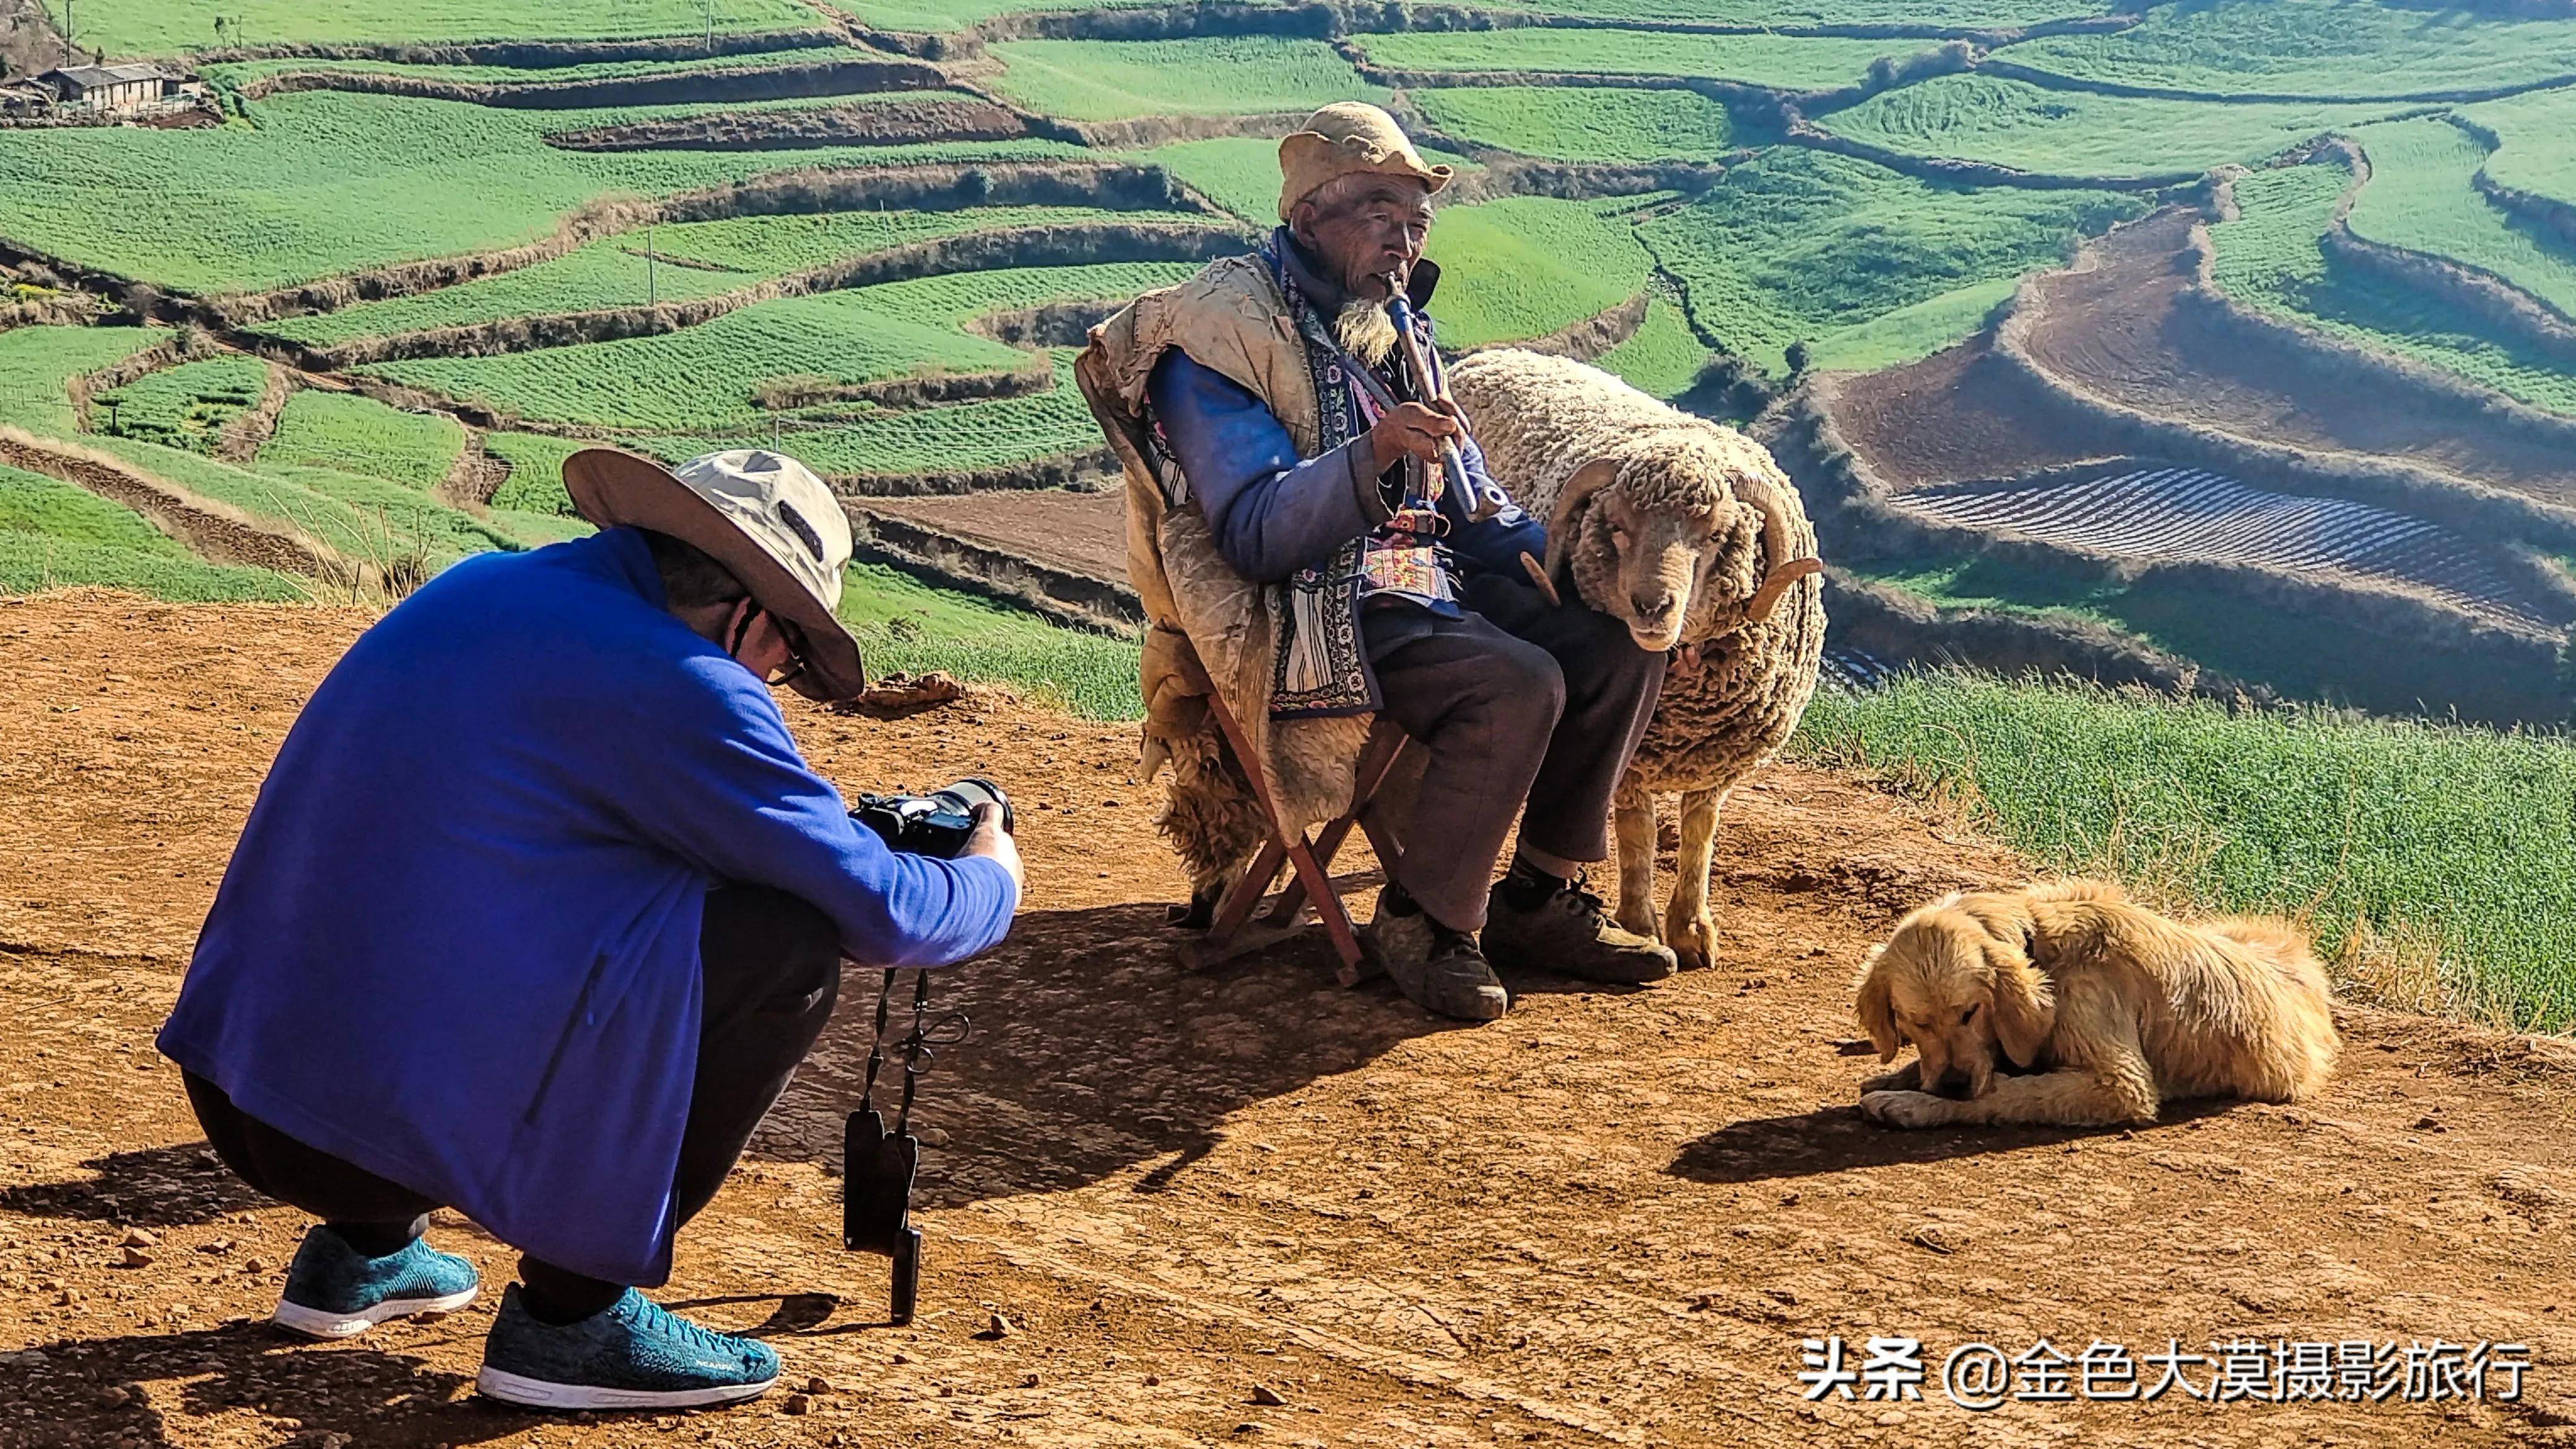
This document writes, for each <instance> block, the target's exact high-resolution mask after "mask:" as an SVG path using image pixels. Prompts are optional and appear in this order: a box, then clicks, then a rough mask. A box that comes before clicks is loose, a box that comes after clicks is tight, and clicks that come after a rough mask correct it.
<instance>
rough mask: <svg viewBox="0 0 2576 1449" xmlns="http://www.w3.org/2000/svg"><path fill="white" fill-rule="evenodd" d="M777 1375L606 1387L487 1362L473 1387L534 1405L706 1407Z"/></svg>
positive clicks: (751, 1391)
mask: <svg viewBox="0 0 2576 1449" xmlns="http://www.w3.org/2000/svg"><path fill="white" fill-rule="evenodd" d="M776 1382H778V1378H777V1376H776V1375H774V1374H773V1375H771V1376H770V1377H768V1378H765V1379H762V1380H761V1381H760V1382H758V1383H756V1384H719V1385H716V1386H714V1387H712V1388H704V1389H606V1388H599V1387H597V1386H595V1385H591V1384H558V1383H549V1382H548V1381H546V1380H544V1379H532V1378H528V1377H526V1376H524V1375H521V1374H514V1373H508V1372H505V1371H503V1370H501V1369H496V1368H493V1367H490V1366H489V1365H486V1366H485V1367H484V1369H483V1372H481V1373H479V1374H477V1375H475V1376H474V1391H475V1392H476V1393H478V1394H481V1395H482V1396H483V1397H485V1398H487V1399H499V1400H500V1401H501V1402H503V1403H505V1404H519V1405H523V1406H525V1407H527V1408H531V1409H703V1408H707V1407H709V1406H711V1405H715V1404H733V1403H740V1402H741V1401H742V1400H744V1399H756V1398H758V1397H760V1396H761V1395H762V1394H765V1393H767V1392H769V1386H770V1385H772V1384H774V1383H776Z"/></svg>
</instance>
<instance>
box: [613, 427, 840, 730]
mask: <svg viewBox="0 0 2576 1449" xmlns="http://www.w3.org/2000/svg"><path fill="white" fill-rule="evenodd" d="M563 478H564V491H565V492H567V493H570V494H571V495H572V505H573V507H574V508H575V509H577V510H578V511H579V512H580V513H581V516H582V517H583V518H586V519H588V520H590V521H591V522H592V523H594V524H597V525H598V526H600V527H601V528H620V527H627V528H644V529H650V530H652V531H653V532H655V533H662V534H668V535H670V536H671V537H673V538H676V539H678V540H680V541H681V542H682V543H685V544H688V545H690V546H691V547H693V548H695V549H697V550H698V551H699V552H701V553H704V554H705V555H706V556H707V557H709V558H711V559H714V560H715V561H716V562H717V563H719V564H722V565H723V566H724V569H725V572H727V573H729V574H732V575H733V576H734V577H735V578H736V579H738V580H740V581H741V582H742V586H743V588H744V589H746V590H748V591H749V592H750V594H751V598H752V602H754V603H756V604H758V605H760V607H762V608H763V609H766V610H768V611H769V612H770V613H771V614H773V615H776V616H777V617H778V618H781V619H784V620H786V621H787V622H788V623H789V624H792V625H794V626H795V628H796V632H797V633H798V634H799V635H801V636H802V643H803V645H804V650H803V654H804V660H805V668H804V669H803V670H802V671H801V672H799V673H798V674H797V675H796V677H795V678H794V679H793V680H792V681H790V682H791V683H792V684H793V685H794V686H795V688H796V692H797V693H799V694H802V695H804V696H805V697H807V698H808V699H819V700H824V701H832V700H842V699H851V698H855V697H857V696H858V695H859V694H861V693H862V692H864V691H865V690H866V689H867V687H868V673H867V665H866V662H865V661H864V660H862V659H861V658H860V657H859V641H858V640H857V639H856V638H855V637H853V636H852V635H851V633H850V628H849V626H848V625H846V624H844V623H842V622H841V618H840V615H839V613H838V612H836V611H837V610H838V609H839V608H840V605H841V575H842V572H843V571H844V570H846V569H847V568H848V567H849V563H850V520H849V516H848V515H847V514H844V513H843V512H842V511H841V503H840V500H839V499H837V498H835V497H833V496H832V490H831V489H830V488H828V487H826V486H825V485H824V483H823V480H822V479H820V478H817V477H815V476H814V471H813V470H812V469H810V468H808V467H806V466H805V465H804V464H802V463H799V462H797V461H796V460H795V459H793V458H790V457H788V456H787V455H786V454H784V453H773V452H770V451H769V450H768V449H766V448H738V449H734V450H732V451H730V452H723V453H705V454H701V455H700V456H698V457H695V458H691V459H690V460H689V461H687V462H685V463H682V464H681V465H679V466H678V467H676V468H666V467H664V466H663V465H661V464H660V463H657V462H654V461H653V460H652V459H650V458H640V457H637V456H636V455H635V454H633V453H625V452H620V451H618V450H617V449H615V448H584V449H583V450H581V451H580V452H578V453H575V454H573V455H572V456H571V457H570V458H567V459H565V460H564V467H563Z"/></svg>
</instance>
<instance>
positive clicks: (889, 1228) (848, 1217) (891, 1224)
mask: <svg viewBox="0 0 2576 1449" xmlns="http://www.w3.org/2000/svg"><path fill="white" fill-rule="evenodd" d="M895 976H896V973H895V972H893V971H888V972H886V973H885V980H884V982H883V983H882V984H881V985H880V986H879V987H878V988H877V1015H876V1029H875V1031H874V1032H873V1033H871V1034H870V1037H869V1040H868V1072H867V1081H866V1083H865V1084H864V1085H863V1086H861V1088H860V1089H859V1106H858V1110H856V1111H854V1112H852V1113H851V1114H850V1116H849V1121H848V1122H847V1123H846V1124H845V1128H844V1132H843V1137H842V1153H841V1161H842V1167H841V1172H842V1182H841V1243H842V1246H844V1247H846V1248H848V1249H849V1250H851V1251H852V1252H861V1253H882V1254H884V1255H885V1256H886V1257H888V1258H890V1259H892V1260H893V1263H894V1289H893V1308H892V1312H891V1313H890V1314H889V1315H888V1317H889V1319H890V1321H891V1322H893V1323H895V1324H897V1325H901V1324H906V1323H910V1322H911V1321H912V1315H913V1309H914V1307H915V1305H916V1303H917V1301H918V1299H919V1296H920V1287H921V1229H919V1228H916V1227H914V1226H912V1221H911V1216H912V1183H913V1176H914V1173H915V1171H916V1170H917V1169H918V1168H919V1166H920V1163H921V1142H920V1139H918V1138H916V1137H914V1136H913V1135H912V1104H913V1098H914V1096H915V1095H916V1094H917V1093H918V1092H919V1090H920V1085H921V1078H922V1074H923V1073H925V1072H927V1071H928V1070H929V1068H930V1063H931V1061H932V1059H933V1058H934V1057H935V1056H936V1055H937V1052H936V1048H939V1047H943V1046H954V1045H956V1044H958V1043H960V1042H963V1041H964V1040H966V1037H967V1033H968V1032H969V1031H970V1030H972V1028H973V1022H972V1021H971V1020H970V1019H969V1018H968V1017H967V1015H966V1013H964V1012H962V1011H951V1012H948V1013H946V1014H944V1015H942V1016H940V1017H938V1018H936V1019H934V1018H932V1016H931V1015H930V973H929V972H927V971H916V972H914V973H913V988H912V1023H911V1026H910V1027H909V1028H908V1029H907V1030H906V1031H905V1032H904V1034H903V1037H902V1039H901V1041H899V1042H898V1043H897V1050H898V1051H899V1052H900V1053H901V1055H902V1057H903V1094H902V1097H901V1099H900V1100H899V1103H898V1105H897V1106H896V1109H895V1120H894V1125H893V1127H892V1128H891V1129H889V1128H888V1127H887V1125H886V1120H885V1116H884V1114H883V1113H881V1112H879V1111H878V1110H877V1109H876V1090H877V1078H878V1076H879V1075H880V1074H881V1073H882V1072H883V1071H884V1068H885V1060H886V1020H887V1018H888V1017H889V1016H890V1015H892V1012H893V1005H894V987H895Z"/></svg>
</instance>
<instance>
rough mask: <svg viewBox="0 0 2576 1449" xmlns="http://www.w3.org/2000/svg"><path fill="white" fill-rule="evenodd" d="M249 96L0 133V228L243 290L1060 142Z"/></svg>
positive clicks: (177, 277) (123, 263) (129, 268)
mask: <svg viewBox="0 0 2576 1449" xmlns="http://www.w3.org/2000/svg"><path fill="white" fill-rule="evenodd" d="M647 109H652V110H672V111H680V112H686V111H689V110H693V109H701V108H695V107H671V108H647ZM250 110H251V116H252V123H240V122H236V123H234V124H231V125H227V126H224V127H221V128H218V129H213V130H196V131H151V130H122V129H106V130H89V129H82V130H32V131H30V130H20V131H0V235H6V236H8V237H10V238H11V239H13V240H16V241H20V242H23V243H25V244H27V245H30V246H33V247H35V248H37V249H39V250H41V251H45V252H50V253H53V254H55V255H58V256H63V257H66V258H69V259H71V260H74V261H78V262H81V263H84V264H87V265H90V266H96V267H101V268H104V269H106V270H108V271H112V272H116V273H118V274H120V275H125V276H133V277H141V278H144V279H146V280H150V281H155V282H159V283H163V284H165V285H169V286H173V287H177V288H180V289H182V290H187V291H228V290H255V289H258V288H262V287H270V286H278V285H283V284H286V283H290V282H297V281H303V280H307V279H309V278H313V277H318V276H325V275H330V274H333V273H338V272H344V271H350V270H355V269H359V268H364V267H370V266H379V265H383V264H385V263H389V262H397V261H406V260H411V259H416V258H421V257H434V256H448V255H453V254H456V253H461V252H472V251H478V250H484V249H488V248H493V247H501V246H509V245H513V244H516V243H519V242H524V241H527V240H529V239H531V238H534V237H537V236H541V235H544V234H545V233H547V232H548V231H550V230H551V229H552V228H553V227H554V225H555V223H556V221H557V219H558V218H560V217H561V216H562V215H563V214H564V213H565V212H567V211H570V210H571V209H572V208H574V207H576V206H579V205H581V204H582V203H583V202H586V201H590V200H593V199H595V198H598V197H601V196H604V195H607V194H610V193H618V192H633V193H639V194H645V195H662V194H668V193H671V192H677V191H686V190H691V189H694V188H698V187H704V186H712V185H715V184H718V183H721V182H726V181H732V180H738V179H741V178H744V177H749V176H754V175H758V174H760V173H763V172H769V171H779V170H790V169H794V168H796V167H800V166H816V165H842V166H859V165H885V164H894V163H899V162H901V161H904V160H908V159H917V158H924V157H932V156H952V155H953V156H992V155H1042V154H1045V155H1052V154H1061V153H1063V152H1064V151H1065V149H1066V148H1064V147H1061V146H1056V145H1053V144H1051V143H1045V142H1029V141H1019V142H1001V143H992V144H978V145H958V146H941V147H843V148H836V149H831V150H817V151H754V152H720V151H628V152H582V151H563V150H558V149H556V148H554V147H551V146H548V145H546V144H545V141H544V135H545V133H546V132H548V131H559V130H567V129H572V128H575V127H579V126H584V125H591V124H599V123H601V122H602V121H604V120H607V119H614V118H619V117H624V116H628V115H633V114H638V113H639V112H638V111H633V110H630V111H615V112H602V111H514V110H502V109H497V108H493V107H488V106H477V105H469V104H466V103H464V102H459V101H422V100H410V99H404V98H399V97H391V96H368V95H345V94H340V93H337V92H311V93H304V94H297V95H286V96H277V97H273V98H271V99H269V100H267V101H263V102H259V103H257V104H256V105H254V106H252V107H251V108H250ZM460 197H471V198H473V202H474V204H473V205H470V206H462V205H458V204H457V199H458V198H460Z"/></svg>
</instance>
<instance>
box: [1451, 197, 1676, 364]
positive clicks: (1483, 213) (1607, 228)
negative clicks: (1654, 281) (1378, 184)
mask: <svg viewBox="0 0 2576 1449" xmlns="http://www.w3.org/2000/svg"><path fill="white" fill-rule="evenodd" d="M1620 204H1621V203H1615V202H1614V203H1611V205H1613V206H1616V205H1620ZM1605 209H1607V208H1605V207H1604V206H1602V205H1600V204H1596V203H1590V202H1580V201H1554V200H1550V199H1548V198H1545V197H1534V196H1524V197H1514V198H1512V199H1510V200H1506V201H1489V202H1486V203H1484V204H1483V205H1481V206H1453V207H1449V208H1447V209H1445V210H1443V211H1442V212H1441V213H1440V214H1439V220H1438V221H1437V222H1436V223H1435V224H1434V225H1433V227H1432V229H1431V246H1430V251H1429V255H1430V257H1431V259H1432V260H1433V261H1435V262H1438V263H1439V264H1440V266H1441V268H1442V275H1441V280H1440V295H1439V297H1438V298H1437V299H1436V301H1435V302H1434V304H1433V307H1432V313H1433V315H1434V316H1435V317H1437V318H1438V319H1439V322H1440V341H1441V343H1442V345H1444V346H1448V347H1477V346H1481V345H1483V344H1485V343H1488V342H1517V341H1523V340H1526V339H1529V338H1533V337H1543V336H1545V335H1547V334H1548V333H1550V332H1554V331H1556V330H1557V329H1558V328H1560V327H1565V326H1568V325H1571V324H1573V323H1576V322H1580V321H1582V320H1583V319H1584V318H1586V317H1590V316H1593V315H1594V314H1596V313H1600V312H1605V311H1607V310H1609V309H1610V308H1612V307H1615V306H1617V305H1619V304H1620V303H1622V302H1624V301H1626V300H1628V299H1629V298H1630V297H1633V296H1635V295H1637V293H1639V292H1641V291H1643V290H1645V286H1646V275H1647V273H1648V272H1650V271H1651V270H1653V267H1654V261H1653V259H1652V258H1650V257H1648V256H1647V255H1646V249H1645V248H1644V247H1642V246H1640V245H1638V243H1637V231H1636V228H1635V227H1633V226H1631V225H1629V224H1628V223H1627V222H1626V221H1625V220H1623V219H1621V218H1619V217H1617V216H1614V215H1604V214H1603V212H1604V211H1605Z"/></svg>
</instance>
